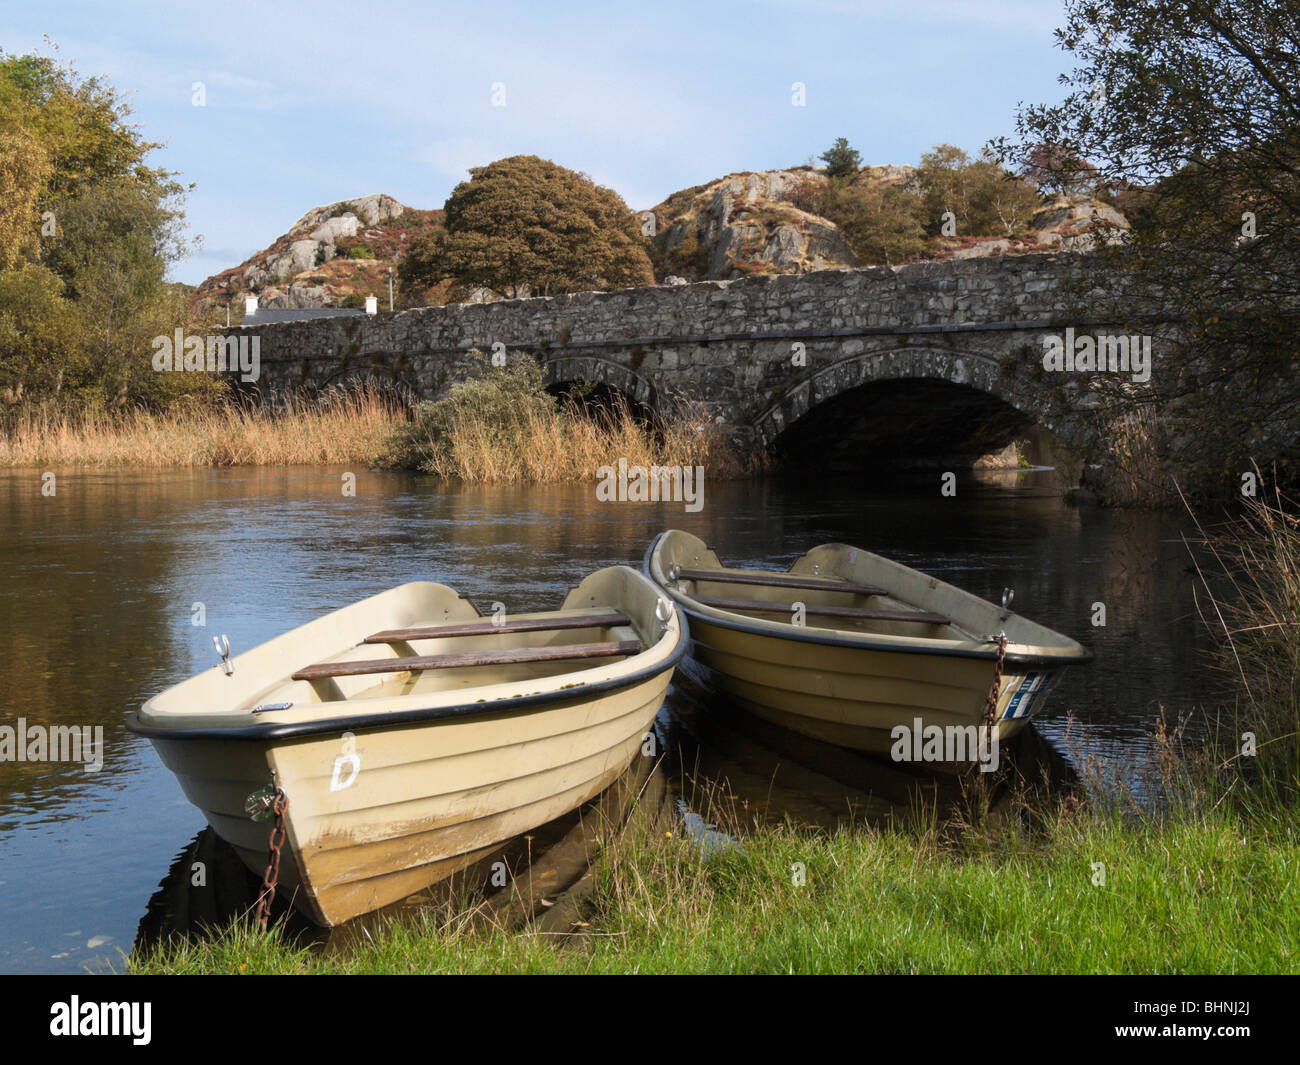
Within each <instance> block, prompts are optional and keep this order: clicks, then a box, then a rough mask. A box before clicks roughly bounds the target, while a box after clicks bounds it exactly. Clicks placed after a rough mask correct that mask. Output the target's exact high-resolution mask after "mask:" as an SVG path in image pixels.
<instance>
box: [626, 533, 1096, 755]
mask: <svg viewBox="0 0 1300 1065" xmlns="http://www.w3.org/2000/svg"><path fill="white" fill-rule="evenodd" d="M645 570H646V573H647V575H648V576H649V577H650V579H651V580H653V581H654V582H655V583H656V584H657V585H659V586H660V587H661V588H663V589H664V591H665V592H667V594H669V595H670V596H672V598H673V599H674V601H675V602H676V603H677V604H678V606H680V607H681V609H682V610H683V611H684V612H685V613H686V614H687V615H688V616H689V618H690V628H691V655H692V658H693V659H694V661H695V662H696V663H697V664H698V665H699V666H700V667H702V671H703V673H704V679H705V680H706V682H708V683H709V684H710V685H711V686H712V687H713V688H715V689H716V690H717V691H719V692H721V693H722V694H724V695H725V696H727V697H728V698H729V699H730V700H731V701H732V702H734V703H736V704H737V705H738V706H740V707H741V708H742V709H745V710H747V711H749V712H750V713H753V714H755V715H757V716H758V717H760V718H763V719H765V720H767V721H770V722H772V723H773V724H776V725H780V726H782V727H784V728H788V729H790V730H792V731H794V732H798V733H800V734H802V735H805V736H810V737H812V738H814V739H818V740H823V741H825V742H828V743H834V744H838V745H839V746H842V747H849V748H853V749H856V750H862V751H871V752H875V753H878V754H888V755H890V756H891V757H892V758H893V759H894V760H896V761H912V760H923V761H927V762H934V763H935V768H940V769H945V770H949V769H953V768H957V767H958V766H957V765H956V764H954V763H961V762H969V761H971V760H973V759H974V755H975V754H976V752H975V751H974V750H973V749H972V748H971V746H970V745H969V744H968V743H966V742H965V739H964V737H966V736H969V735H970V733H969V730H970V729H971V728H972V727H974V728H975V729H977V730H978V729H979V727H980V726H981V725H982V724H983V725H986V726H987V727H988V731H987V732H986V733H985V734H983V735H981V736H980V739H981V740H982V741H986V742H987V743H988V744H989V745H990V746H991V745H992V744H993V742H994V741H998V742H1000V741H1003V740H1007V739H1010V738H1011V737H1012V736H1014V735H1015V734H1016V732H1018V731H1019V730H1020V729H1021V728H1022V727H1023V726H1024V724H1025V722H1026V721H1028V720H1029V718H1030V717H1032V716H1033V715H1034V714H1035V713H1037V712H1038V711H1039V710H1040V709H1041V708H1042V705H1043V701H1044V698H1045V696H1046V694H1047V693H1048V692H1049V691H1050V690H1051V688H1052V687H1053V686H1054V685H1055V684H1056V682H1057V681H1058V680H1059V678H1060V675H1061V673H1062V671H1063V670H1064V669H1065V667H1066V666H1068V665H1072V664H1076V663H1083V662H1087V661H1089V660H1090V659H1091V658H1092V654H1091V652H1089V651H1088V650H1086V649H1085V648H1084V647H1082V646H1081V645H1080V644H1078V643H1076V642H1075V641H1074V640H1072V639H1070V638H1069V637H1067V636H1063V635H1061V634H1060V633H1058V632H1053V631H1052V630H1051V629H1048V628H1045V627H1043V626H1042V625H1037V624H1035V623H1034V622H1032V621H1029V620H1028V619H1027V618H1022V617H1020V616H1019V615H1017V614H1013V613H1010V612H1009V611H1008V610H1006V609H1005V608H1003V609H999V607H998V606H996V605H994V604H993V603H990V602H987V601H986V600H983V599H980V598H978V597H977V596H974V595H971V594H969V593H968V592H964V591H962V590H961V589H959V588H955V587H953V586H952V585H950V584H944V583H943V582H942V581H939V580H937V579H936V578H934V577H929V576H927V575H926V574H924V573H920V572H918V571H917V570H914V569H910V568H908V567H907V566H903V565H900V564H899V563H896V562H891V561H890V560H888V559H885V558H882V557H880V556H879V555H874V554H871V553H870V552H867V551H862V550H859V549H858V548H854V547H849V546H846V545H844V544H824V545H822V546H820V547H816V548H813V549H812V550H811V551H809V552H808V553H807V554H805V555H803V556H801V557H800V558H798V559H796V560H795V562H794V563H793V564H792V565H791V566H790V568H789V570H788V571H775V570H748V569H743V570H742V569H732V568H728V567H726V566H724V565H723V564H722V562H721V561H720V560H719V559H718V556H717V555H716V554H715V553H714V552H713V551H711V550H710V549H709V548H708V547H707V546H706V545H705V544H704V542H703V541H702V540H700V539H698V538H697V537H695V536H692V535H691V534H689V533H686V532H682V531H680V530H675V529H674V530H669V531H668V532H664V533H661V534H660V535H659V536H658V537H656V538H655V540H654V542H653V543H652V544H651V545H650V549H649V551H648V552H647V553H646V559H645ZM1000 634H1005V636H1006V640H1007V643H1006V648H1005V657H1004V660H1003V663H1002V668H1003V674H1002V677H1001V682H1000V685H999V693H998V699H997V705H996V711H995V712H994V714H993V715H992V718H991V720H990V718H989V717H988V716H986V704H987V700H988V696H989V691H990V688H991V686H992V683H993V680H994V675H995V668H996V665H997V660H998V657H999V642H998V636H999V635H1000ZM936 729H937V730H938V731H937V732H936V731H935V730H936ZM935 737H939V738H940V739H941V740H942V741H944V742H943V743H942V744H941V746H940V747H937V748H936V747H933V746H931V747H929V748H927V747H926V746H925V745H926V743H928V742H929V741H930V740H932V739H933V738H935ZM949 740H955V741H956V746H957V747H958V748H960V749H964V750H965V752H966V753H968V754H969V755H971V757H963V756H962V755H961V752H960V750H959V751H958V755H957V756H956V757H953V745H950V744H949V743H948V741H949ZM936 750H942V752H943V754H942V756H941V757H934V756H933V752H934V751H936ZM918 756H919V759H918Z"/></svg>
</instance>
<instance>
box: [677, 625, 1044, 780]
mask: <svg viewBox="0 0 1300 1065" xmlns="http://www.w3.org/2000/svg"><path fill="white" fill-rule="evenodd" d="M690 622H691V635H692V643H691V650H690V654H691V657H692V658H693V660H694V662H695V663H696V665H697V667H699V669H700V672H701V674H702V679H703V680H704V681H705V682H706V683H707V684H708V685H709V686H710V687H711V688H712V689H713V690H715V691H717V692H718V693H720V694H722V695H724V696H725V697H726V698H727V699H728V701H729V702H731V703H733V704H735V705H736V706H738V707H739V708H741V709H743V710H745V711H747V712H749V713H751V714H753V715H755V716H756V717H759V718H762V719H763V720H765V721H768V722H770V723H771V724H774V725H779V726H781V727H782V728H787V729H789V730H790V731H792V732H797V733H799V734H800V735H804V736H808V737H810V738H812V739H816V740H821V741H822V742H824V743H833V744H835V745H837V746H840V747H848V748H851V749H853V750H857V751H864V752H870V753H872V754H877V755H881V756H886V757H889V756H892V755H896V754H899V753H900V752H904V753H905V754H906V757H904V758H902V759H895V760H911V754H912V752H913V748H912V746H911V742H912V735H913V733H916V732H917V731H920V732H922V734H923V735H922V736H921V739H922V740H923V739H924V731H925V730H926V729H930V728H934V727H937V728H939V729H943V730H947V729H950V728H960V729H967V728H969V727H971V726H974V727H976V728H978V727H979V726H980V725H981V724H982V723H984V720H985V707H986V705H987V699H988V693H989V689H990V687H991V686H992V683H993V673H994V669H993V663H992V662H989V661H987V660H983V659H978V658H943V657H942V656H934V657H932V656H925V655H917V654H905V653H898V652H890V651H881V650H871V649H864V648H860V647H844V646H837V645H834V644H825V643H815V642H802V641H796V640H793V639H790V638H788V637H778V636H770V635H765V634H758V633H750V632H743V631H739V630H737V629H732V628H728V627H726V626H725V625H722V624H719V623H717V622H716V621H713V620H710V619H708V618H705V617H702V616H699V615H695V614H692V615H690ZM1059 673H1060V670H1041V671H1026V672H1023V673H1015V672H1007V673H1005V674H1004V675H1003V681H1002V685H1001V690H1000V698H999V703H998V712H997V725H996V728H995V730H994V732H993V736H994V737H996V740H997V742H998V743H1002V742H1005V741H1007V740H1010V739H1011V738H1012V737H1013V736H1015V735H1016V733H1018V732H1019V731H1020V730H1021V729H1022V728H1023V727H1024V725H1025V723H1026V722H1027V721H1028V720H1029V719H1030V718H1031V717H1032V716H1033V715H1034V714H1035V713H1036V712H1037V711H1038V709H1039V707H1040V706H1041V705H1042V701H1043V696H1044V695H1045V694H1046V693H1047V692H1048V691H1050V689H1051V687H1052V686H1053V685H1054V684H1055V683H1056V680H1057V679H1058V676H1059ZM1031 687H1032V689H1033V690H1032V691H1030V690H1029V689H1030V688H1031ZM1017 693H1020V697H1019V699H1017V698H1016V696H1017ZM1013 700H1015V705H1014V706H1013V705H1012V702H1013ZM899 728H903V729H907V730H908V732H907V733H906V734H905V735H904V734H901V733H898V732H897V731H896V730H897V729H899ZM954 736H956V734H955V733H954ZM900 743H901V744H902V745H901V746H900ZM957 767H959V766H951V767H950V766H947V765H944V766H942V768H957Z"/></svg>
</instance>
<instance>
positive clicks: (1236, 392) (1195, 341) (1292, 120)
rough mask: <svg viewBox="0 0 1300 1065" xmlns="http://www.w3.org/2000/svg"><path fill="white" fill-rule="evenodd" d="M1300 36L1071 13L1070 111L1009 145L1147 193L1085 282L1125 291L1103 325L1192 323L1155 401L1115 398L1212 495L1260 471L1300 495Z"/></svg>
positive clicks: (1290, 26) (1044, 119)
mask: <svg viewBox="0 0 1300 1065" xmlns="http://www.w3.org/2000/svg"><path fill="white" fill-rule="evenodd" d="M1296 27H1297V14H1296V5H1295V3H1294V2H1286V3H1277V2H1276V0H1229V2H1211V0H1190V2H1175V0H1067V3H1066V5H1065V19H1064V25H1063V26H1062V27H1061V29H1059V30H1058V31H1057V39H1058V42H1059V43H1060V45H1061V46H1062V48H1064V49H1065V50H1066V51H1068V52H1069V53H1071V54H1072V55H1073V57H1074V70H1073V71H1072V72H1070V73H1068V74H1067V75H1065V77H1064V78H1063V79H1062V80H1063V82H1064V83H1065V84H1066V85H1067V87H1068V88H1069V90H1070V92H1069V95H1068V96H1067V97H1066V98H1065V100H1064V101H1062V102H1060V103H1059V104H1051V105H1040V106H1033V107H1029V108H1026V109H1024V110H1022V111H1021V113H1020V115H1019V116H1018V120H1017V137H1016V138H1014V139H1011V140H1007V141H1003V142H1000V143H999V145H998V148H999V151H1000V155H1001V156H1002V158H1003V159H1004V161H1009V162H1015V163H1020V164H1022V165H1026V164H1027V165H1030V166H1034V167H1037V168H1038V169H1039V170H1045V171H1048V172H1049V173H1051V174H1052V176H1053V179H1054V181H1055V182H1056V184H1057V185H1058V186H1060V187H1069V186H1070V183H1072V182H1077V181H1079V180H1080V179H1081V178H1086V179H1087V180H1088V181H1090V182H1092V183H1093V184H1098V183H1100V184H1101V185H1102V186H1103V187H1107V188H1115V189H1126V188H1142V189H1143V194H1142V197H1141V210H1140V211H1138V212H1137V213H1136V214H1135V215H1134V216H1131V217H1130V219H1129V221H1130V223H1131V228H1130V229H1129V230H1128V232H1127V234H1126V235H1125V239H1124V240H1122V241H1120V242H1117V243H1114V244H1112V245H1102V246H1101V247H1100V249H1099V251H1098V253H1097V254H1096V255H1094V256H1092V257H1090V258H1089V260H1088V261H1087V264H1086V265H1087V276H1086V277H1085V278H1084V279H1083V283H1084V285H1085V286H1086V287H1087V289H1088V291H1090V292H1093V293H1104V292H1109V291H1119V292H1120V293H1122V297H1121V298H1120V299H1117V300H1115V301H1113V302H1114V305H1113V306H1110V307H1101V308H1096V310H1097V311H1098V312H1099V313H1105V314H1107V315H1108V316H1110V320H1112V321H1116V322H1125V323H1126V324H1128V325H1129V326H1130V327H1131V328H1132V330H1133V331H1134V332H1139V333H1142V332H1147V331H1148V330H1149V329H1150V326H1149V324H1144V322H1146V321H1149V319H1145V316H1146V315H1148V314H1151V313H1153V312H1158V313H1159V314H1160V315H1161V316H1162V317H1167V318H1168V320H1170V321H1175V322H1177V323H1178V326H1177V328H1176V329H1173V330H1168V331H1165V332H1166V334H1167V335H1166V336H1165V337H1164V340H1165V343H1166V344H1167V345H1168V354H1167V355H1166V356H1165V357H1164V358H1161V359H1159V360H1158V362H1157V368H1156V370H1155V372H1154V373H1153V377H1152V385H1153V387H1151V388H1149V389H1144V390H1141V391H1135V390H1132V389H1125V388H1123V387H1121V386H1120V385H1119V384H1118V383H1116V385H1115V387H1113V388H1112V389H1111V390H1110V391H1111V393H1112V394H1111V395H1110V396H1109V400H1110V405H1111V409H1112V410H1123V409H1125V408H1126V407H1128V408H1131V407H1133V406H1135V405H1139V404H1147V405H1153V406H1155V407H1156V409H1158V410H1159V411H1160V414H1161V418H1162V420H1163V423H1164V424H1165V425H1166V426H1167V428H1168V430H1169V440H1170V443H1171V446H1172V448H1173V449H1174V452H1175V455H1176V465H1177V466H1178V467H1180V468H1182V469H1183V470H1184V471H1185V473H1186V472H1187V471H1190V475H1191V477H1195V478H1196V479H1197V480H1198V481H1200V482H1201V483H1202V484H1204V485H1211V484H1216V483H1217V485H1218V486H1220V487H1222V486H1226V485H1227V484H1229V483H1231V484H1239V483H1240V480H1239V479H1240V476H1241V473H1242V471H1243V470H1249V469H1250V468H1251V466H1250V464H1251V462H1258V463H1259V464H1260V465H1261V466H1263V467H1265V468H1267V467H1268V466H1269V465H1271V464H1273V463H1276V464H1278V465H1279V466H1280V467H1281V468H1282V470H1283V472H1284V473H1286V479H1288V480H1290V481H1292V483H1294V482H1295V481H1297V480H1300V333H1297V330H1296V322H1297V319H1298V318H1300V49H1298V48H1297V47H1296V40H1297V28H1296ZM1042 145H1051V146H1053V148H1052V149H1051V150H1050V151H1043V150H1042V148H1041V146H1042ZM1085 159H1087V160H1090V161H1091V163H1092V164H1093V167H1095V169H1093V170H1084V167H1085V165H1086V164H1083V163H1082V160H1085ZM1117 280H1118V281H1122V282H1123V284H1116V282H1117ZM1189 479H1190V478H1189V477H1188V476H1185V477H1184V480H1183V485H1184V487H1186V485H1187V482H1188V480H1189Z"/></svg>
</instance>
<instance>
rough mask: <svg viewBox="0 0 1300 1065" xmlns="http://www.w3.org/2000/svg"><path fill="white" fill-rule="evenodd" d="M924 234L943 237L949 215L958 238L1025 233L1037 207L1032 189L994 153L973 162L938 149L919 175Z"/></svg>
mask: <svg viewBox="0 0 1300 1065" xmlns="http://www.w3.org/2000/svg"><path fill="white" fill-rule="evenodd" d="M917 179H918V181H919V182H920V185H921V195H922V200H923V207H922V215H923V217H924V220H925V229H926V232H927V233H929V234H931V235H932V236H934V235H939V234H940V233H941V232H942V231H943V222H944V218H943V216H944V215H945V214H947V213H951V214H952V216H953V221H954V223H955V228H956V235H957V236H963V237H986V236H999V237H1007V236H1014V235H1015V234H1017V233H1019V232H1021V231H1023V230H1024V229H1025V228H1026V226H1027V225H1028V224H1029V220H1030V219H1031V218H1032V217H1033V213H1034V210H1035V208H1037V207H1038V205H1039V202H1040V201H1039V197H1038V194H1037V192H1036V191H1035V189H1034V187H1033V185H1032V184H1031V183H1030V182H1028V181H1025V180H1024V179H1022V178H1019V177H1017V176H1015V175H1013V174H1011V173H1009V172H1008V171H1006V170H1004V169H1003V168H1002V167H1001V166H1000V165H998V163H997V161H996V160H995V159H994V157H993V156H992V154H991V153H987V152H986V153H984V154H982V155H981V157H980V158H979V159H976V160H972V159H971V158H970V156H969V155H967V154H966V153H965V152H964V151H962V150H961V149H960V148H958V147H956V146H954V145H951V144H940V145H938V146H937V147H935V148H933V149H932V150H930V151H928V152H926V153H925V154H924V155H923V156H921V165H920V167H919V168H918V170H917Z"/></svg>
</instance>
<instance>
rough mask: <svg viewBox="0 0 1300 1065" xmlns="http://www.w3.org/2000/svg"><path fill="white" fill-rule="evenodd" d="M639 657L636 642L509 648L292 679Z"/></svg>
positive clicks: (324, 667)
mask: <svg viewBox="0 0 1300 1065" xmlns="http://www.w3.org/2000/svg"><path fill="white" fill-rule="evenodd" d="M640 653H641V642H640V641H639V640H609V641H606V642H603V643H573V644H565V645H562V646H559V647H512V648H508V649H505V650H501V651H463V652H459V653H456V654H443V655H414V656H409V657H406V658H374V659H367V660H364V661H352V662H318V663H316V664H315V665H312V666H305V667H304V668H302V669H300V670H298V672H297V673H295V674H294V675H293V679H294V680H324V679H325V678H327V677H359V676H362V675H364V674H367V673H404V672H407V671H410V672H416V671H418V670H424V669H455V668H457V667H459V666H500V665H515V664H517V663H523V662H561V661H566V660H568V659H575V658H612V657H615V656H618V655H636V654H640Z"/></svg>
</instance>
